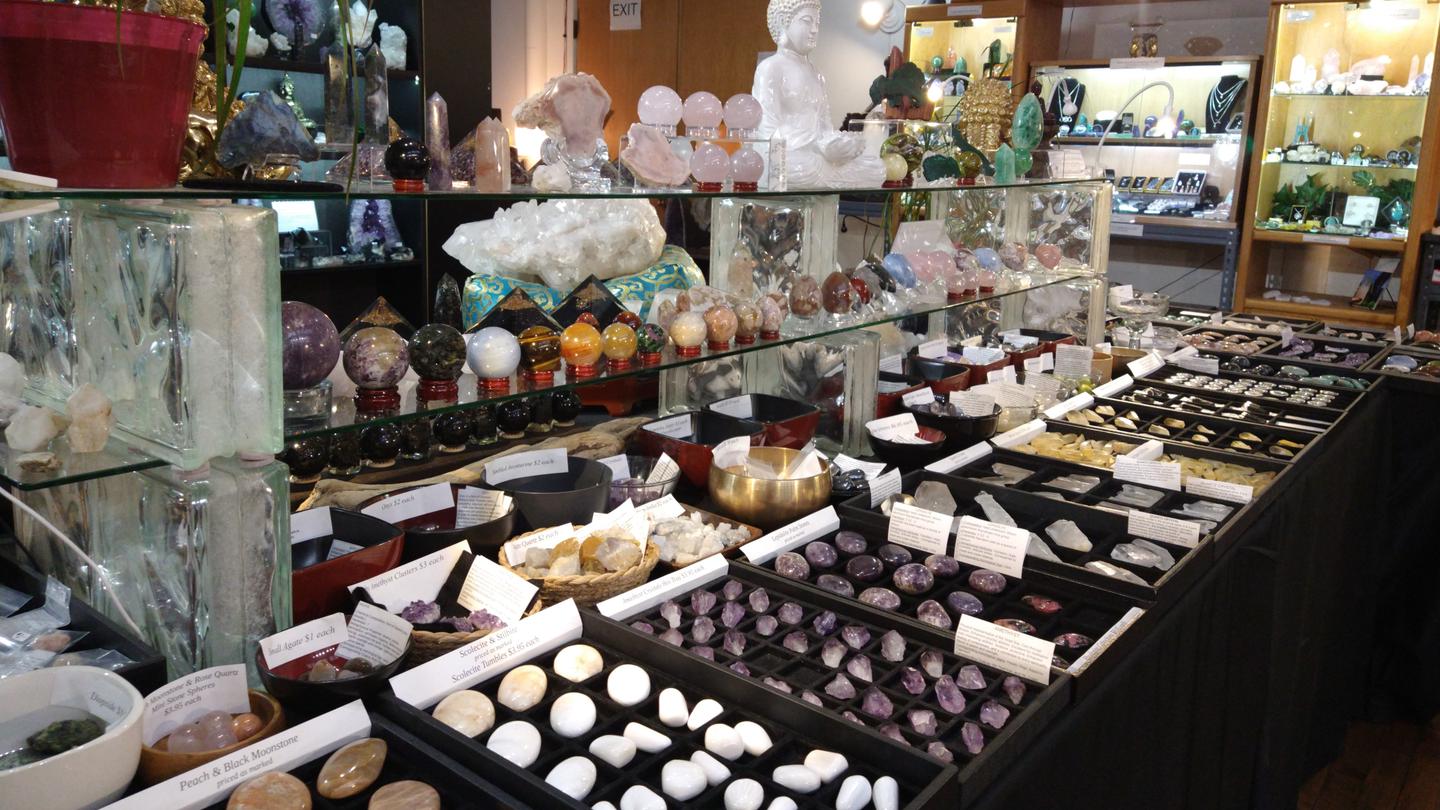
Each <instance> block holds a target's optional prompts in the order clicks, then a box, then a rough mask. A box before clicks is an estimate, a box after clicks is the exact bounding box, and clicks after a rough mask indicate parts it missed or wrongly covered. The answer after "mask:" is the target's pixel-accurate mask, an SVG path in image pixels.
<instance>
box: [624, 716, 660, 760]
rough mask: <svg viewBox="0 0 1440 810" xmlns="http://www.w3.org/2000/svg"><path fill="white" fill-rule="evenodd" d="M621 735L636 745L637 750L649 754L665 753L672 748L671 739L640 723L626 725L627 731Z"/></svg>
mask: <svg viewBox="0 0 1440 810" xmlns="http://www.w3.org/2000/svg"><path fill="white" fill-rule="evenodd" d="M620 733H621V734H623V735H624V736H625V739H627V740H629V741H630V742H633V743H635V747H636V748H638V749H640V750H641V751H644V752H645V753H647V754H653V753H655V752H656V751H664V750H665V749H666V748H669V747H670V738H669V737H667V736H665V735H664V734H661V733H660V732H658V731H656V730H655V729H653V728H650V727H649V726H646V725H642V724H640V723H626V724H625V730H624V731H622V732H620Z"/></svg>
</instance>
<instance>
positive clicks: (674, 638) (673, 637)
mask: <svg viewBox="0 0 1440 810" xmlns="http://www.w3.org/2000/svg"><path fill="white" fill-rule="evenodd" d="M660 640H661V641H663V642H665V643H666V644H674V645H675V646H676V647H683V646H685V636H684V635H682V634H681V633H680V631H679V630H676V629H675V628H673V627H672V628H670V629H669V630H666V631H665V632H663V633H661V634H660Z"/></svg>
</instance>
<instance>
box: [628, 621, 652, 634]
mask: <svg viewBox="0 0 1440 810" xmlns="http://www.w3.org/2000/svg"><path fill="white" fill-rule="evenodd" d="M630 626H631V627H632V628H634V629H635V630H639V631H640V632H642V633H644V634H645V635H647V636H653V635H655V626H654V625H652V624H650V623H649V622H642V621H634V622H631V623H630Z"/></svg>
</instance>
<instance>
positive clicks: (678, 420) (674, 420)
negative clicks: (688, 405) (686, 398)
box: [644, 413, 693, 439]
mask: <svg viewBox="0 0 1440 810" xmlns="http://www.w3.org/2000/svg"><path fill="white" fill-rule="evenodd" d="M692 415H693V414H688V413H682V414H680V415H679V416H672V417H670V418H669V419H657V420H655V421H654V422H651V423H650V424H648V425H645V427H644V430H648V431H650V432H651V433H656V434H659V435H661V436H669V437H670V438H672V439H688V438H690V434H691V433H692V432H693V428H692V427H691V425H690V422H691V418H690V417H691V416H692Z"/></svg>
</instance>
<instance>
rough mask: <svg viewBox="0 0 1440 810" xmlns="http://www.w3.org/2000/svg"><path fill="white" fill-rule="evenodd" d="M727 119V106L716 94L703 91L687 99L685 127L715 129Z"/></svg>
mask: <svg viewBox="0 0 1440 810" xmlns="http://www.w3.org/2000/svg"><path fill="white" fill-rule="evenodd" d="M724 117H725V106H724V105H723V104H721V103H720V98H719V97H718V96H716V95H715V94H714V93H710V92H706V91H704V90H701V91H700V92H698V93H693V94H691V96H690V97H689V98H687V99H685V126H686V127H699V128H701V129H715V128H716V127H718V126H720V121H721V120H722V119H723V118H724Z"/></svg>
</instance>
